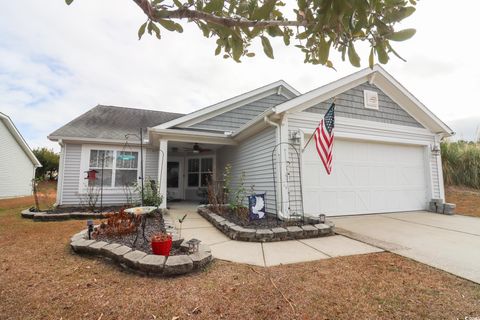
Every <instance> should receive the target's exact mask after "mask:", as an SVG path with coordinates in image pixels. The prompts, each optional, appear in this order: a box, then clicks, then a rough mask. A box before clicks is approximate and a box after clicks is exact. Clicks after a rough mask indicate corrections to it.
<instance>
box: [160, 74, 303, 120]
mask: <svg viewBox="0 0 480 320" xmlns="http://www.w3.org/2000/svg"><path fill="white" fill-rule="evenodd" d="M278 86H282V87H284V88H285V89H286V90H288V91H289V92H290V97H294V96H298V95H300V92H298V91H297V90H296V89H295V88H293V87H292V86H290V85H289V84H288V83H286V82H285V81H283V80H279V81H276V82H273V83H271V84H268V85H266V86H263V87H260V88H257V89H255V90H252V91H249V92H246V93H243V94H241V95H238V96H236V97H233V98H230V99H227V100H225V101H222V102H219V103H217V104H214V105H211V106H209V107H206V108H203V109H200V110H198V111H195V112H192V113H189V114H187V115H185V116H183V117H180V118H177V119H174V120H172V121H168V122H166V123H162V124H160V125H158V126H156V127H154V128H156V129H168V128H171V127H174V126H179V125H180V124H183V123H185V122H187V121H191V120H194V119H199V117H202V118H201V119H205V118H203V116H206V115H208V114H211V113H213V114H215V112H216V111H219V110H222V112H220V113H223V112H224V111H223V109H224V108H226V107H229V106H231V105H232V104H238V103H242V102H243V101H244V100H247V99H249V98H252V97H255V96H258V95H261V94H263V93H264V92H266V91H270V90H272V89H276V88H277V87H278ZM282 94H283V95H285V94H288V93H285V92H282Z"/></svg>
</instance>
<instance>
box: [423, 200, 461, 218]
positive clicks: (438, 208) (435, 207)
mask: <svg viewBox="0 0 480 320" xmlns="http://www.w3.org/2000/svg"><path fill="white" fill-rule="evenodd" d="M456 207H457V206H456V205H455V204H454V203H445V202H443V200H442V199H432V200H430V203H429V205H428V211H430V212H434V213H440V214H446V215H449V216H451V215H454V214H455V208H456Z"/></svg>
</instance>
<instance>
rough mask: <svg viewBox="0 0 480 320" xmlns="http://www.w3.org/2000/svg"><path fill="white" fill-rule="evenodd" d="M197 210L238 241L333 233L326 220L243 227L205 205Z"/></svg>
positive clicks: (302, 237)
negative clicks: (268, 226) (280, 225)
mask: <svg viewBox="0 0 480 320" xmlns="http://www.w3.org/2000/svg"><path fill="white" fill-rule="evenodd" d="M197 211H198V213H199V214H200V215H201V216H202V217H204V218H205V219H207V220H208V221H209V222H210V223H211V224H213V225H214V226H215V227H216V228H217V229H218V230H220V231H222V232H223V233H224V234H225V235H226V236H228V237H229V238H230V239H232V240H240V241H249V242H272V241H283V240H294V239H307V238H317V237H324V236H329V235H333V229H334V227H335V226H334V224H333V223H332V222H331V221H327V223H318V224H306V225H303V226H300V227H298V226H290V227H285V228H283V227H275V228H270V229H254V228H245V227H242V226H240V225H237V224H235V223H233V222H230V221H228V220H226V219H225V218H223V217H221V216H220V215H218V214H216V213H213V212H211V211H210V210H209V209H208V207H206V206H200V207H198V210H197Z"/></svg>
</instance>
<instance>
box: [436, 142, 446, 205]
mask: <svg viewBox="0 0 480 320" xmlns="http://www.w3.org/2000/svg"><path fill="white" fill-rule="evenodd" d="M435 144H436V145H438V146H439V147H440V137H439V136H438V135H437V136H436V137H435ZM436 158H437V159H436V160H437V170H438V184H439V186H438V187H439V190H440V199H443V201H445V184H444V182H443V167H442V155H441V153H440V154H439V155H437V156H436Z"/></svg>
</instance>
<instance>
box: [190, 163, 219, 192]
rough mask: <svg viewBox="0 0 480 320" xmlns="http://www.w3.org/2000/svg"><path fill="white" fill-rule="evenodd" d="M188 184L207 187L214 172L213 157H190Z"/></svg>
mask: <svg viewBox="0 0 480 320" xmlns="http://www.w3.org/2000/svg"><path fill="white" fill-rule="evenodd" d="M187 167H188V186H189V187H206V186H207V184H208V178H209V177H210V175H211V174H212V172H213V158H193V159H188V166H187Z"/></svg>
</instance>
